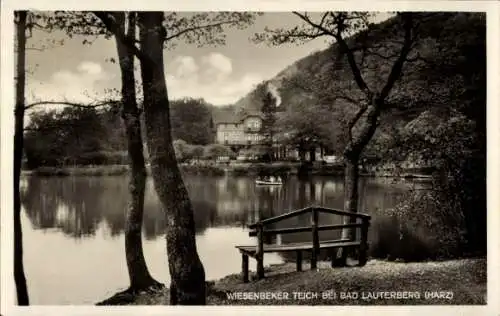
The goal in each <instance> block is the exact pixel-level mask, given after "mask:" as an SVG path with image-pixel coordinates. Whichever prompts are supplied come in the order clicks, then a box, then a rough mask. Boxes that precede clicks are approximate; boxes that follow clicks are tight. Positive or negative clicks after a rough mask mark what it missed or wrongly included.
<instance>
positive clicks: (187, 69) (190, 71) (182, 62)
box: [172, 56, 199, 78]
mask: <svg viewBox="0 0 500 316" xmlns="http://www.w3.org/2000/svg"><path fill="white" fill-rule="evenodd" d="M172 68H173V69H174V71H175V76H176V77H179V78H185V77H190V76H193V75H196V74H197V72H198V70H199V67H198V65H197V64H196V61H195V60H194V58H193V57H191V56H178V57H176V58H175V59H174V61H173V62H172Z"/></svg>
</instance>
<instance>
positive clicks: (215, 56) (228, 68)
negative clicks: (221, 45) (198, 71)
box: [202, 53, 233, 75]
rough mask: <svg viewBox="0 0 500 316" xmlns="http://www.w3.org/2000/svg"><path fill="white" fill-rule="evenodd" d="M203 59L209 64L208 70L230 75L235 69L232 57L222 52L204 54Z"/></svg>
mask: <svg viewBox="0 0 500 316" xmlns="http://www.w3.org/2000/svg"><path fill="white" fill-rule="evenodd" d="M202 61H203V63H205V64H207V65H208V70H214V71H216V72H219V73H221V74H223V75H230V74H231V72H232V71H233V64H232V62H231V59H229V58H228V57H226V56H224V55H222V54H220V53H211V54H209V55H208V56H204V57H203V58H202Z"/></svg>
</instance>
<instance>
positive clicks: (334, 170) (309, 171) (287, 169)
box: [21, 162, 432, 181]
mask: <svg viewBox="0 0 500 316" xmlns="http://www.w3.org/2000/svg"><path fill="white" fill-rule="evenodd" d="M179 168H180V169H181V172H183V173H187V174H200V175H215V176H217V175H225V174H231V175H257V174H258V173H259V172H267V173H272V174H288V175H300V174H302V175H320V176H339V177H341V176H344V170H343V167H341V166H335V165H314V166H307V167H306V168H303V167H301V165H300V164H297V163H283V162H277V163H273V164H264V163H255V164H253V163H235V164H229V165H228V164H207V165H191V164H179ZM128 173H129V166H128V165H98V166H76V167H39V168H36V169H32V170H27V169H23V170H22V171H21V175H22V176H40V177H70V176H122V175H127V174H128ZM146 173H147V175H148V176H150V175H151V170H150V168H149V167H146ZM360 176H362V177H379V178H401V179H419V180H422V181H424V180H426V179H431V178H432V176H431V175H429V174H424V173H419V172H412V171H410V170H409V171H403V172H402V173H394V172H390V171H377V172H366V171H365V172H360Z"/></svg>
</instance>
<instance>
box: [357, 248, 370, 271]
mask: <svg viewBox="0 0 500 316" xmlns="http://www.w3.org/2000/svg"><path fill="white" fill-rule="evenodd" d="M367 248H368V247H363V246H361V247H360V248H359V262H358V265H359V266H360V267H362V266H364V265H365V264H366V261H367V260H368V253H367V252H368V249H367Z"/></svg>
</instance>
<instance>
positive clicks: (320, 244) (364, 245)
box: [236, 207, 371, 282]
mask: <svg viewBox="0 0 500 316" xmlns="http://www.w3.org/2000/svg"><path fill="white" fill-rule="evenodd" d="M306 213H310V215H311V226H306V227H294V228H277V229H266V226H268V225H270V224H273V223H276V222H279V221H282V220H285V219H288V218H291V217H296V216H299V215H303V214H306ZM319 213H328V214H334V215H340V216H348V217H350V219H352V220H354V222H353V221H352V220H349V222H350V224H340V225H324V226H320V225H319V221H318V214H319ZM358 218H359V219H361V222H360V223H359V222H356V220H357V219H358ZM370 219H371V217H370V216H369V215H367V214H362V213H350V212H345V211H342V210H336V209H331V208H324V207H306V208H304V209H301V210H296V211H292V212H289V213H286V214H282V215H278V216H275V217H272V218H268V219H264V220H261V221H258V222H257V223H254V224H252V225H249V228H250V229H252V230H251V231H250V233H249V235H250V236H257V245H251V246H236V248H237V249H238V250H239V251H240V253H241V256H242V257H241V258H242V274H243V282H248V281H249V277H248V257H252V258H254V259H256V260H257V278H259V279H262V278H264V253H266V252H268V253H269V252H296V255H297V257H296V264H297V271H302V252H303V251H310V252H311V269H316V268H317V261H318V256H319V252H320V250H322V249H328V250H334V249H338V248H343V249H347V248H353V249H358V250H359V265H360V266H362V265H365V264H366V260H367V251H368V228H369V226H370ZM347 228H353V229H354V228H361V234H360V238H359V240H357V239H356V238H355V237H354V239H353V240H347V239H337V240H324V241H320V240H319V232H320V231H326V230H341V229H347ZM308 231H311V232H312V240H311V241H310V242H301V243H288V244H265V243H264V239H265V237H267V236H270V235H280V234H292V233H300V232H308ZM354 235H355V234H354ZM333 263H334V262H333V259H332V266H333Z"/></svg>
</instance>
